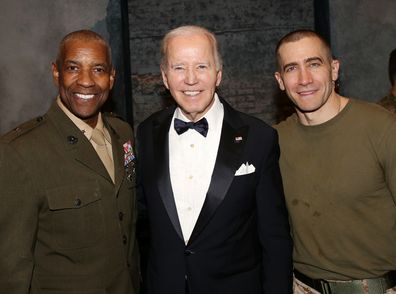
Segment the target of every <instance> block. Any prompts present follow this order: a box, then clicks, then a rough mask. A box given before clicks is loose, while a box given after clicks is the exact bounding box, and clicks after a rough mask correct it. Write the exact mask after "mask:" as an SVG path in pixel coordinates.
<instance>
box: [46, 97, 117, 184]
mask: <svg viewBox="0 0 396 294" xmlns="http://www.w3.org/2000/svg"><path fill="white" fill-rule="evenodd" d="M48 118H49V119H50V120H52V124H53V125H54V126H55V128H56V129H57V130H58V133H59V135H60V139H61V145H62V146H64V148H65V149H66V151H67V154H68V155H69V156H70V157H72V158H73V159H74V160H76V161H77V162H79V163H80V164H82V165H84V166H86V167H87V168H89V169H91V170H92V171H93V172H95V173H97V174H99V175H101V176H102V177H104V178H106V179H107V180H109V181H110V182H112V180H111V178H110V176H109V174H108V172H107V170H106V168H105V166H104V165H103V163H102V161H101V160H100V158H99V156H98V155H97V153H96V151H95V149H94V148H93V146H92V144H91V143H90V142H89V141H88V139H87V138H86V137H85V135H84V134H83V133H82V132H81V131H80V130H79V129H78V128H77V127H76V126H75V125H74V123H73V122H72V121H71V120H70V119H69V118H68V117H67V115H66V114H65V113H63V111H62V110H61V109H60V108H59V106H58V105H57V104H56V102H54V103H53V105H52V106H51V108H50V110H49V111H48Z"/></svg>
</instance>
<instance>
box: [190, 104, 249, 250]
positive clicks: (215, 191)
mask: <svg viewBox="0 0 396 294" xmlns="http://www.w3.org/2000/svg"><path fill="white" fill-rule="evenodd" d="M222 103H223V105H224V120H223V127H222V130H221V137H220V144H219V149H218V152H217V158H216V163H215V166H214V170H213V174H212V178H211V182H210V185H209V189H208V192H207V194H206V198H205V202H204V205H203V207H202V210H201V213H200V215H199V217H198V220H197V222H196V224H195V227H194V230H193V232H192V235H191V237H190V239H189V243H191V242H192V241H193V240H194V239H195V238H196V237H197V236H198V235H199V233H200V232H201V231H202V230H203V228H204V227H205V226H206V224H207V223H208V221H209V220H210V218H211V217H212V215H213V214H214V212H215V210H216V209H217V207H218V206H219V205H220V203H221V202H222V201H223V199H224V197H225V196H226V194H227V191H228V189H229V187H230V185H231V183H232V181H233V179H234V175H235V171H236V170H237V169H238V167H239V165H240V164H241V162H240V159H241V156H242V153H243V150H244V146H245V142H246V140H247V136H248V126H244V125H243V124H242V123H241V122H240V119H239V116H238V114H237V112H236V111H235V110H233V109H232V108H231V107H230V106H229V105H228V104H226V103H225V102H224V101H222Z"/></svg>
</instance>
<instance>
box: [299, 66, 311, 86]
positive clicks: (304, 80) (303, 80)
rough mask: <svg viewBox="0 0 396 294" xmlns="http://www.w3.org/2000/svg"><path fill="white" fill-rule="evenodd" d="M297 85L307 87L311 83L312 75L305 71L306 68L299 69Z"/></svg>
mask: <svg viewBox="0 0 396 294" xmlns="http://www.w3.org/2000/svg"><path fill="white" fill-rule="evenodd" d="M299 83H300V84H301V85H308V84H310V83H312V75H311V72H310V71H309V70H308V69H306V68H302V69H301V71H300V75H299Z"/></svg>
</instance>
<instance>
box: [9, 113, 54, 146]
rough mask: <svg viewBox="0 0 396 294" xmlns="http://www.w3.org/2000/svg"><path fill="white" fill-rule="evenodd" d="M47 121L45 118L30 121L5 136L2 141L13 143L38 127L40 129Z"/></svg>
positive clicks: (40, 117)
mask: <svg viewBox="0 0 396 294" xmlns="http://www.w3.org/2000/svg"><path fill="white" fill-rule="evenodd" d="M45 120H46V119H45V117H44V116H38V117H36V118H33V119H31V120H28V121H27V122H24V123H23V124H21V125H19V126H17V127H16V128H14V129H13V130H11V131H9V132H8V133H6V134H5V135H3V136H2V140H3V141H5V142H11V141H13V140H15V139H16V138H18V137H20V136H22V135H23V134H26V133H28V132H30V131H31V130H33V129H35V128H36V127H38V126H39V125H41V124H43V123H44V122H45Z"/></svg>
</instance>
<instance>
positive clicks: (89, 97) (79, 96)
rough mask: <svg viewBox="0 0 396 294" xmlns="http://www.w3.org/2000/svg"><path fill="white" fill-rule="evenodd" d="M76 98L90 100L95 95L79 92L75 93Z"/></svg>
mask: <svg viewBox="0 0 396 294" xmlns="http://www.w3.org/2000/svg"><path fill="white" fill-rule="evenodd" d="M75 95H76V96H77V97H78V98H80V99H83V100H90V99H93V97H95V95H94V94H81V93H76V94H75Z"/></svg>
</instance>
